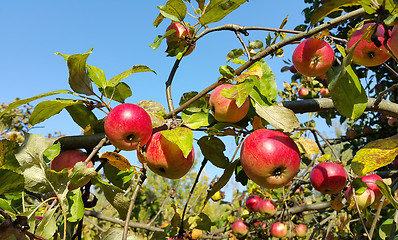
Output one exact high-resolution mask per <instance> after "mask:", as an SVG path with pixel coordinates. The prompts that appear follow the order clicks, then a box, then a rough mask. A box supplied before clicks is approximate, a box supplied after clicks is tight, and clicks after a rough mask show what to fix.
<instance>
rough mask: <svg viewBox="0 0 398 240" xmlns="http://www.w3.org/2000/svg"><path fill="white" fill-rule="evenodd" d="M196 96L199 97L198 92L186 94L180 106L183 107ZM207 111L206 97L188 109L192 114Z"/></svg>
mask: <svg viewBox="0 0 398 240" xmlns="http://www.w3.org/2000/svg"><path fill="white" fill-rule="evenodd" d="M196 95H198V92H195V91H192V92H186V93H184V94H183V95H182V97H181V99H180V102H179V105H180V106H181V105H182V104H184V103H186V102H187V101H189V100H190V99H191V98H193V97H194V96H196ZM205 109H207V101H206V96H204V97H201V98H199V99H198V100H196V101H195V102H193V103H192V104H191V105H189V107H188V108H187V110H188V111H190V112H200V111H202V110H205Z"/></svg>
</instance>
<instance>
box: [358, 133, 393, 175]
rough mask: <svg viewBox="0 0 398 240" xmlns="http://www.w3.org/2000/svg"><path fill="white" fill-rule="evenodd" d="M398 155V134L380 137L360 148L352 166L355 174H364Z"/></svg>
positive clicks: (389, 161) (387, 162)
mask: <svg viewBox="0 0 398 240" xmlns="http://www.w3.org/2000/svg"><path fill="white" fill-rule="evenodd" d="M397 155H398V135H394V136H392V137H388V138H384V139H378V140H376V141H373V142H370V143H368V144H366V145H365V147H363V148H362V149H360V150H359V151H358V152H357V154H356V155H355V156H354V159H353V160H352V163H351V168H352V170H353V171H354V173H355V174H357V175H359V176H364V175H366V174H367V173H368V172H370V171H374V170H376V169H378V168H381V167H384V166H386V165H388V164H390V163H391V162H392V161H394V159H395V157H396V156H397Z"/></svg>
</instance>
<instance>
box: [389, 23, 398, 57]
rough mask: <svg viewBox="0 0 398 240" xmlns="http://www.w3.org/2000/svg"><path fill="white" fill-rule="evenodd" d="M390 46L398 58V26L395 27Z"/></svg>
mask: <svg viewBox="0 0 398 240" xmlns="http://www.w3.org/2000/svg"><path fill="white" fill-rule="evenodd" d="M389 46H390V48H391V51H392V54H394V56H395V57H397V58H398V26H397V25H396V26H394V27H393V29H392V32H391V38H390V43H389Z"/></svg>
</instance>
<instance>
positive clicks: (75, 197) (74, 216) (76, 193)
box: [66, 188, 84, 222]
mask: <svg viewBox="0 0 398 240" xmlns="http://www.w3.org/2000/svg"><path fill="white" fill-rule="evenodd" d="M66 197H67V199H68V203H69V211H68V214H67V216H66V217H67V220H68V221H69V222H77V221H80V220H81V219H82V218H83V216H84V203H83V199H82V192H81V191H80V188H78V189H75V190H73V191H70V192H69V193H68V194H67V195H66Z"/></svg>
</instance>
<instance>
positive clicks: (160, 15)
mask: <svg viewBox="0 0 398 240" xmlns="http://www.w3.org/2000/svg"><path fill="white" fill-rule="evenodd" d="M164 19H165V17H164V16H163V15H162V14H161V13H159V15H158V16H157V17H156V19H155V21H153V26H154V27H158V26H159V24H161V23H162V22H163V20H164Z"/></svg>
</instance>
